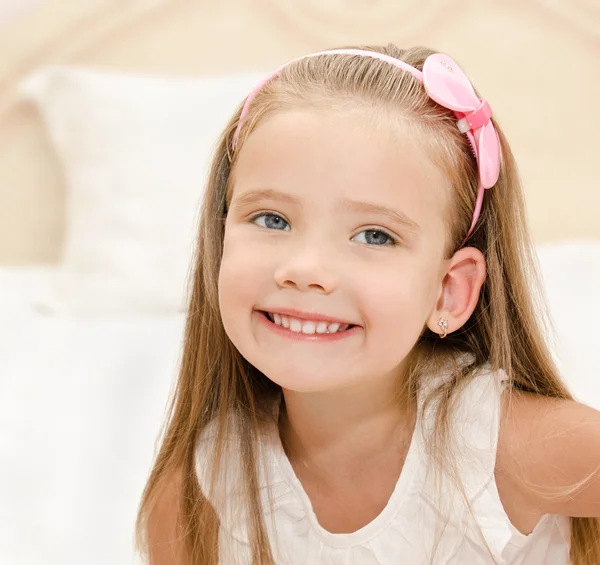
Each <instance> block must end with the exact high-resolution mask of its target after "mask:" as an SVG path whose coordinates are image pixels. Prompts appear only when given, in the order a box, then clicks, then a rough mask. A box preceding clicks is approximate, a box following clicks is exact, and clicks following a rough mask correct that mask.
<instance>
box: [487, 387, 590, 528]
mask: <svg viewBox="0 0 600 565" xmlns="http://www.w3.org/2000/svg"><path fill="white" fill-rule="evenodd" d="M599 469H600V412H598V411H597V410H594V409H593V408H591V407H589V406H586V405H585V404H581V403H578V402H576V401H574V400H564V399H557V398H549V397H544V396H540V395H536V394H532V393H526V392H520V391H516V390H510V391H506V392H505V393H504V394H503V395H502V409H501V416H500V432H499V437H498V455H497V473H499V474H501V475H502V476H503V477H504V478H505V480H506V481H507V482H508V483H510V485H511V486H512V488H514V489H515V491H516V492H517V493H518V496H519V497H520V498H521V499H522V501H523V503H524V504H527V505H528V506H529V507H530V508H533V509H537V510H538V511H539V513H540V514H562V515H566V516H574V517H600V472H599ZM584 483H585V484H584ZM577 485H579V488H577Z"/></svg>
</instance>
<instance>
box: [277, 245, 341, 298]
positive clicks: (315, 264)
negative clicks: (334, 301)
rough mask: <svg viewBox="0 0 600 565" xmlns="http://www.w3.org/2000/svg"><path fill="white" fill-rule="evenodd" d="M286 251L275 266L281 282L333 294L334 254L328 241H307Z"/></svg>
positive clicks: (278, 279) (283, 286)
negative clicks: (325, 242)
mask: <svg viewBox="0 0 600 565" xmlns="http://www.w3.org/2000/svg"><path fill="white" fill-rule="evenodd" d="M286 251H287V254H286V255H285V256H284V257H283V258H282V259H281V261H280V262H279V265H278V266H277V267H276V269H275V281H276V283H277V285H278V286H280V287H282V288H294V289H297V290H302V291H310V290H312V291H316V292H319V293H321V294H330V293H331V292H333V291H334V290H335V289H336V288H337V285H338V277H337V276H336V274H335V272H334V271H335V266H334V257H333V254H332V253H331V252H330V249H329V248H328V246H327V245H326V244H323V243H322V242H310V243H309V242H306V243H304V244H303V245H302V246H295V247H293V248H290V249H288V250H286Z"/></svg>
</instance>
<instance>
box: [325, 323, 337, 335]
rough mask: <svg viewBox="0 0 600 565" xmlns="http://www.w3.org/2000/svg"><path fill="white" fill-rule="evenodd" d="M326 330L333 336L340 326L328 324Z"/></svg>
mask: <svg viewBox="0 0 600 565" xmlns="http://www.w3.org/2000/svg"><path fill="white" fill-rule="evenodd" d="M327 329H328V330H329V333H330V334H334V333H335V332H337V331H338V330H339V329H340V325H339V324H338V323H337V322H334V323H333V324H329V326H327Z"/></svg>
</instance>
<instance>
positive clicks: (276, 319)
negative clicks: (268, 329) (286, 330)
mask: <svg viewBox="0 0 600 565" xmlns="http://www.w3.org/2000/svg"><path fill="white" fill-rule="evenodd" d="M273 321H274V322H275V323H276V324H277V325H278V326H281V316H280V315H279V314H273Z"/></svg>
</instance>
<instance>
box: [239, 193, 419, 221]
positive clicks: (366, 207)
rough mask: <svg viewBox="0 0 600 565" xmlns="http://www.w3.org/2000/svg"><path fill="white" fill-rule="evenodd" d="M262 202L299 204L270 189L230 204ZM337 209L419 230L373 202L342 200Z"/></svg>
mask: <svg viewBox="0 0 600 565" xmlns="http://www.w3.org/2000/svg"><path fill="white" fill-rule="evenodd" d="M262 200H279V201H280V202H285V203H287V204H293V205H296V206H297V205H299V204H300V203H299V201H298V200H297V199H296V198H295V197H294V196H291V195H290V194H286V193H285V192H279V191H278V190H274V189H272V188H262V189H257V190H249V191H247V192H244V193H242V194H241V195H240V196H238V197H234V199H233V202H232V203H231V204H232V205H233V206H235V207H239V208H245V207H247V206H251V205H253V204H258V203H259V202H260V201H262ZM338 207H339V208H338V209H341V210H347V211H350V212H362V213H364V214H377V215H379V216H383V217H385V218H387V219H388V220H389V221H390V222H392V223H394V224H397V225H399V226H402V227H403V228H407V229H409V230H411V231H413V232H419V231H420V229H421V228H420V226H419V224H417V222H415V221H414V220H412V219H411V218H409V217H408V216H407V215H406V214H404V213H403V212H400V211H399V210H394V209H393V208H390V207H389V206H384V205H382V204H377V203H375V202H362V201H357V200H348V199H343V200H341V201H340V202H338Z"/></svg>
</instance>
